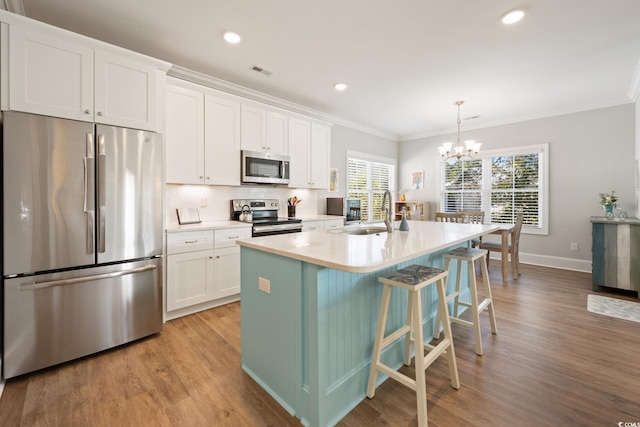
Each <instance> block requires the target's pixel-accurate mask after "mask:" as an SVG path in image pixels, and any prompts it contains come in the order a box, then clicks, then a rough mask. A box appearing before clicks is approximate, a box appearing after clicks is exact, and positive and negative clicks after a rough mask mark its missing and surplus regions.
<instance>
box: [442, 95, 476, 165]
mask: <svg viewBox="0 0 640 427" xmlns="http://www.w3.org/2000/svg"><path fill="white" fill-rule="evenodd" d="M453 104H454V105H457V106H458V137H457V140H456V146H455V147H454V146H453V142H445V143H443V144H442V145H441V146H440V147H438V151H440V156H441V157H442V160H449V159H453V158H455V159H456V160H460V159H461V158H462V157H468V158H474V157H475V156H477V155H478V152H479V151H480V145H481V144H480V143H479V142H475V141H474V140H472V139H470V140H467V141H465V142H464V147H463V146H462V144H460V122H461V120H460V106H461V105H462V104H464V101H456V102H454V103H453ZM452 149H453V151H452Z"/></svg>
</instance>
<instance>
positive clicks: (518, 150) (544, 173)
mask: <svg viewBox="0 0 640 427" xmlns="http://www.w3.org/2000/svg"><path fill="white" fill-rule="evenodd" d="M534 153H537V154H539V155H540V157H539V158H538V166H539V168H540V174H539V177H538V178H539V180H540V182H539V188H540V189H541V190H539V191H542V197H540V213H541V216H542V218H541V221H540V226H539V227H535V228H533V227H526V226H523V227H522V233H523V234H537V235H543V236H548V235H549V192H550V186H549V143H548V142H546V143H542V144H533V145H523V146H517V147H506V148H500V149H491V150H483V151H480V153H479V154H478V156H477V158H478V159H482V160H483V168H484V163H485V160H489V161H490V159H491V158H492V157H495V156H518V155H524V154H534ZM444 163H446V161H445V160H442V158H440V157H437V164H438V174H437V180H436V185H437V194H438V199H437V200H438V209H439V210H441V209H443V206H442V198H443V197H442V178H443V173H444V171H443V166H444ZM485 175H487V174H483V180H482V189H481V193H482V199H483V201H484V200H486V198H490V197H491V176H490V175H489V176H485Z"/></svg>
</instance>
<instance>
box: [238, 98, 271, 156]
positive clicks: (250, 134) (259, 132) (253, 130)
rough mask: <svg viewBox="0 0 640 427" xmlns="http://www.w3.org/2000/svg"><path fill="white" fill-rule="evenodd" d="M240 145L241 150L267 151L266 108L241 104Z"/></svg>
mask: <svg viewBox="0 0 640 427" xmlns="http://www.w3.org/2000/svg"><path fill="white" fill-rule="evenodd" d="M240 126H241V129H240V146H241V147H242V149H243V150H251V151H265V152H266V151H267V145H266V139H267V137H266V133H267V110H265V109H264V108H259V107H254V106H252V105H247V104H242V107H241V114H240Z"/></svg>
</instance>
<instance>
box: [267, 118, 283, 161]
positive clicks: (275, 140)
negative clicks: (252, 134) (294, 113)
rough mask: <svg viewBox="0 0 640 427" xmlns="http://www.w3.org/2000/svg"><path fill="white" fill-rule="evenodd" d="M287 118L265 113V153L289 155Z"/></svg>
mask: <svg viewBox="0 0 640 427" xmlns="http://www.w3.org/2000/svg"><path fill="white" fill-rule="evenodd" d="M288 123H289V116H288V115H286V114H284V113H279V112H275V111H267V144H266V145H267V151H268V152H269V153H273V154H283V155H287V154H289V126H288Z"/></svg>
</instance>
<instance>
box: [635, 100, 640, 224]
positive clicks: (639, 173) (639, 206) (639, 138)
mask: <svg viewBox="0 0 640 427" xmlns="http://www.w3.org/2000/svg"><path fill="white" fill-rule="evenodd" d="M635 106H636V218H640V97H638V98H637V99H636V103H635Z"/></svg>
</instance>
